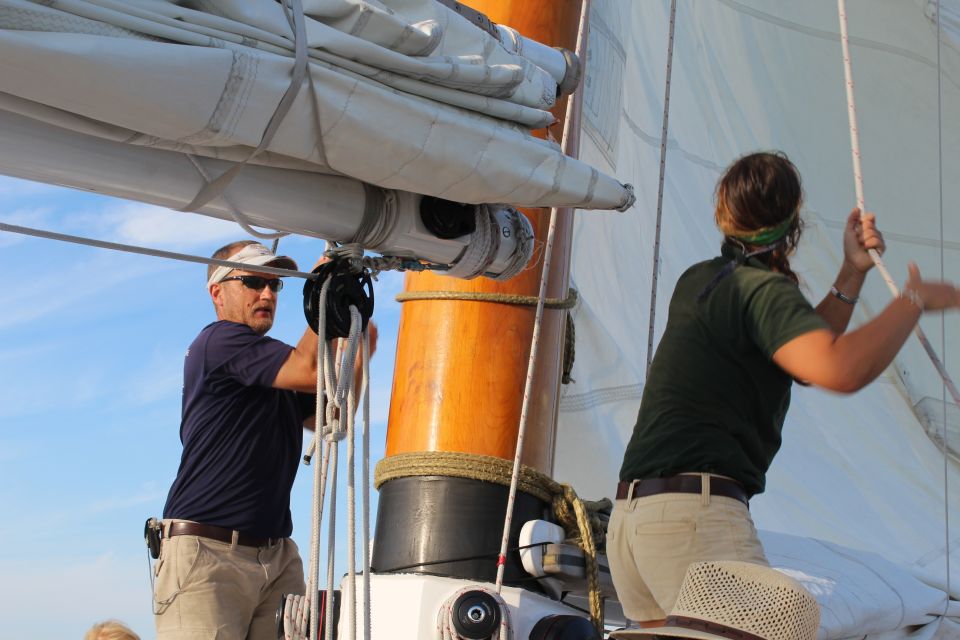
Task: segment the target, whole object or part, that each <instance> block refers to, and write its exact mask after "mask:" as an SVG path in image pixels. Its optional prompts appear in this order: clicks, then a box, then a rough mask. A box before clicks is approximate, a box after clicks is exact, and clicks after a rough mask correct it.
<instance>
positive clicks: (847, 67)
mask: <svg viewBox="0 0 960 640" xmlns="http://www.w3.org/2000/svg"><path fill="white" fill-rule="evenodd" d="M837 10H838V12H839V14H840V44H841V46H842V48H843V74H844V78H845V79H846V85H847V116H848V118H849V120H850V151H851V154H852V156H853V178H854V183H855V188H856V193H857V207H858V208H859V209H860V213H861V215H863V214H864V213H866V205H865V204H864V197H863V173H862V171H861V169H860V134H859V132H858V130H857V107H856V103H855V102H854V97H853V71H852V68H851V66H852V65H851V64H850V41H849V37H848V35H847V8H846V3H845V1H844V0H837ZM869 253H870V257H871V258H872V259H873V263H874V264H875V265H876V266H877V271H879V273H880V275H881V276H882V277H883V280H884V282H886V283H887V287H888V288H889V289H890V292H891V293H892V294H893V296H894V297H895V298H896V297H898V296H899V295H900V289H899V288H898V287H897V285H896V283H894V281H893V277H892V276H891V275H890V272H889V271H887V267H886V266H885V265H884V264H883V260H881V259H880V254H879V253H878V252H877V251H876V249H870V250H869ZM913 331H914V333H916V334H917V338H918V339H919V340H920V344H921V345H922V346H923V350H924V351H926V352H927V355H928V356H929V357H930V361H931V362H933V366H934V367H936V369H937V373H939V374H940V378H941V379H942V380H943V383H944V385H945V386H946V387H947V390H948V391H949V392H950V395H951V396H953V401H954V402H955V403H956V404H960V392H958V391H957V387H956V385H954V384H953V380H952V379H951V378H950V374H948V373H947V370H946V368H944V366H943V363H942V362H941V361H940V357H939V356H938V355H937V353H936V351H934V350H933V346H932V345H931V344H930V341H929V340H928V339H927V336H926V334H925V333H924V332H923V329H921V328H920V323H919V322H918V323H917V324H916V326H915V327H914V329H913Z"/></svg>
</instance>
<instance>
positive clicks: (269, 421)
mask: <svg viewBox="0 0 960 640" xmlns="http://www.w3.org/2000/svg"><path fill="white" fill-rule="evenodd" d="M292 350H293V347H291V346H290V345H288V344H284V343H283V342H280V341H279V340H274V339H273V338H268V337H267V336H261V335H259V334H257V333H256V332H255V331H254V330H253V329H251V328H250V327H248V326H247V325H245V324H238V323H236V322H228V321H223V320H222V321H219V322H214V323H213V324H210V325H207V326H206V327H204V329H203V331H201V332H200V335H198V336H197V338H196V340H194V341H193V344H191V345H190V348H189V350H188V351H187V355H186V358H185V360H184V366H183V418H182V421H181V423H180V441H181V442H182V443H183V455H182V457H181V458H180V469H179V471H177V478H176V480H175V481H174V483H173V486H172V487H170V493H169V494H168V496H167V504H166V506H165V507H164V510H163V517H164V518H172V519H182V520H193V521H196V522H201V523H203V524H210V525H216V526H218V527H224V528H226V529H236V530H238V531H242V532H243V533H247V534H250V535H253V536H259V537H265V538H281V537H287V536H289V535H290V533H291V532H292V530H293V523H292V521H291V518H290V489H291V487H292V486H293V479H294V477H295V476H296V473H297V464H298V461H299V457H300V452H301V449H302V447H303V421H304V419H305V418H306V417H308V416H310V415H313V409H312V408H307V407H308V406H309V405H310V403H311V402H312V397H311V396H305V395H304V394H297V393H296V392H293V391H285V390H282V389H274V388H272V387H271V386H270V385H272V384H273V381H274V380H275V379H276V376H277V372H278V371H280V368H281V367H282V366H283V363H284V362H285V361H286V360H287V357H288V356H289V355H290V352H291V351H292ZM301 405H303V406H301Z"/></svg>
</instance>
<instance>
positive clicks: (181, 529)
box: [163, 522, 281, 547]
mask: <svg viewBox="0 0 960 640" xmlns="http://www.w3.org/2000/svg"><path fill="white" fill-rule="evenodd" d="M174 536H200V537H201V538H210V539H211V540H216V541H218V542H226V543H227V544H233V531H232V530H231V529H224V528H223V527H215V526H213V525H212V524H200V523H199V522H171V523H170V524H169V525H167V526H166V528H165V530H164V534H163V537H164V538H172V537H174ZM280 540H281V538H258V537H256V536H251V535H248V534H246V533H239V534H238V535H237V544H238V545H240V546H242V547H269V546H272V545H274V544H276V543H277V542H279V541H280Z"/></svg>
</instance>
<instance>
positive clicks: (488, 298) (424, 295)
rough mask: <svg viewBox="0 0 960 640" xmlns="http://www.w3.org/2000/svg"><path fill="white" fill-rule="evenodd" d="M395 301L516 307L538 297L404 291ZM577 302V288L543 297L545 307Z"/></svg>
mask: <svg viewBox="0 0 960 640" xmlns="http://www.w3.org/2000/svg"><path fill="white" fill-rule="evenodd" d="M395 300H396V301H397V302H411V301H420V300H465V301H468V302H493V303H495V304H511V305H515V306H518V307H536V306H537V303H538V302H539V301H540V298H538V297H537V296H522V295H515V294H512V293H483V292H480V291H404V292H403V293H399V294H397V297H396V298H395ZM576 304H577V290H576V289H570V290H569V292H568V293H567V297H566V298H544V303H543V306H544V308H545V309H572V308H573V307H575V306H576Z"/></svg>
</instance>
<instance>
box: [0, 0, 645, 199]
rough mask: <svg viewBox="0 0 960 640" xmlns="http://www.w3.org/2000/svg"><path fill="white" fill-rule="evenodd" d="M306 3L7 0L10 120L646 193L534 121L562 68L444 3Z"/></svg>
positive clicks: (468, 187) (482, 188)
mask: <svg viewBox="0 0 960 640" xmlns="http://www.w3.org/2000/svg"><path fill="white" fill-rule="evenodd" d="M286 4H288V5H290V6H292V7H296V6H298V5H299V4H300V3H299V2H288V3H286ZM302 4H303V12H302V13H300V12H299V11H297V10H296V9H292V10H290V11H285V10H284V8H283V6H281V4H280V3H277V2H275V1H274V0H222V1H218V2H208V1H204V0H197V1H195V2H173V1H167V0H124V1H123V2H120V1H118V0H52V1H43V2H31V1H29V0H2V1H0V119H2V120H3V122H4V123H5V124H4V126H16V123H17V120H16V119H9V118H4V115H9V114H19V115H21V116H27V117H30V118H33V119H36V120H38V121H41V122H43V123H44V124H46V125H48V126H50V127H59V128H65V129H70V130H72V131H75V132H80V133H83V134H85V135H86V136H88V138H89V139H88V140H87V144H89V146H90V149H91V157H92V158H95V156H96V152H95V151H96V149H97V141H98V140H107V141H121V142H124V143H126V144H131V145H141V146H144V147H149V148H152V149H165V150H172V151H177V152H182V153H189V154H194V155H198V156H205V157H211V158H221V159H226V160H233V161H242V160H246V159H248V158H250V157H251V154H252V153H253V151H254V150H255V149H259V148H260V147H263V149H262V152H261V153H258V154H256V155H255V156H254V157H253V158H251V162H254V163H260V164H267V165H270V166H275V167H281V168H288V169H299V170H303V171H313V172H324V173H333V174H340V175H346V176H350V177H353V178H356V179H357V180H361V181H364V182H367V183H371V184H375V185H378V186H381V187H386V188H391V189H398V190H403V191H410V192H414V193H423V194H428V195H433V196H438V197H442V198H445V199H448V200H454V201H457V202H465V203H481V202H502V203H507V204H514V205H529V206H554V205H570V204H576V205H578V206H582V207H585V208H599V209H608V208H625V207H626V206H628V205H629V203H630V201H631V198H630V191H629V189H628V188H627V187H625V186H624V185H622V184H620V183H619V182H618V181H617V180H615V179H613V178H611V177H609V176H606V175H603V174H601V173H599V172H598V171H597V170H596V169H594V168H592V167H591V166H589V165H586V164H584V163H582V162H578V161H576V160H572V159H569V158H567V157H565V156H564V155H563V154H562V153H561V152H560V150H559V148H558V145H557V144H556V143H555V142H554V141H550V140H540V139H538V138H534V137H533V136H532V135H531V133H530V131H531V129H536V128H543V127H546V126H548V125H550V124H551V123H552V120H553V117H552V116H551V115H550V113H549V112H547V111H546V109H548V108H549V107H551V106H552V105H553V103H554V101H555V99H556V95H557V86H558V83H559V82H561V81H562V79H563V78H562V73H558V72H557V70H555V69H550V70H547V69H544V68H542V67H541V66H539V65H538V64H534V63H533V62H531V61H530V60H528V59H527V58H525V57H522V56H520V55H516V54H514V53H511V52H510V51H508V50H507V48H506V47H505V46H504V45H503V44H502V43H501V41H500V39H498V37H497V36H496V34H494V33H492V32H491V31H490V30H483V29H481V28H478V27H477V26H475V25H474V24H471V23H470V22H468V21H467V20H466V19H465V18H464V17H462V16H461V15H459V14H458V13H457V12H456V11H454V10H452V9H450V8H448V7H447V6H446V4H443V3H439V2H435V1H434V0H393V1H392V2H379V1H378V0H323V1H320V0H303V3H302ZM297 34H299V36H298V35H297ZM547 66H549V65H547ZM551 72H552V73H551ZM299 74H306V75H307V77H308V78H309V82H310V83H312V90H311V88H310V85H309V84H306V83H301V82H300V78H301V75H299ZM558 75H559V76H561V77H557V76H558ZM557 131H559V128H557ZM558 135H559V134H558ZM14 152H15V153H30V152H31V150H30V149H17V150H15V151H14ZM186 161H187V160H186V158H185V159H184V162H186ZM31 177H32V178H34V179H35V178H36V177H37V176H31ZM161 177H162V176H161ZM47 179H48V180H50V181H56V177H55V176H49V177H47Z"/></svg>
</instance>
